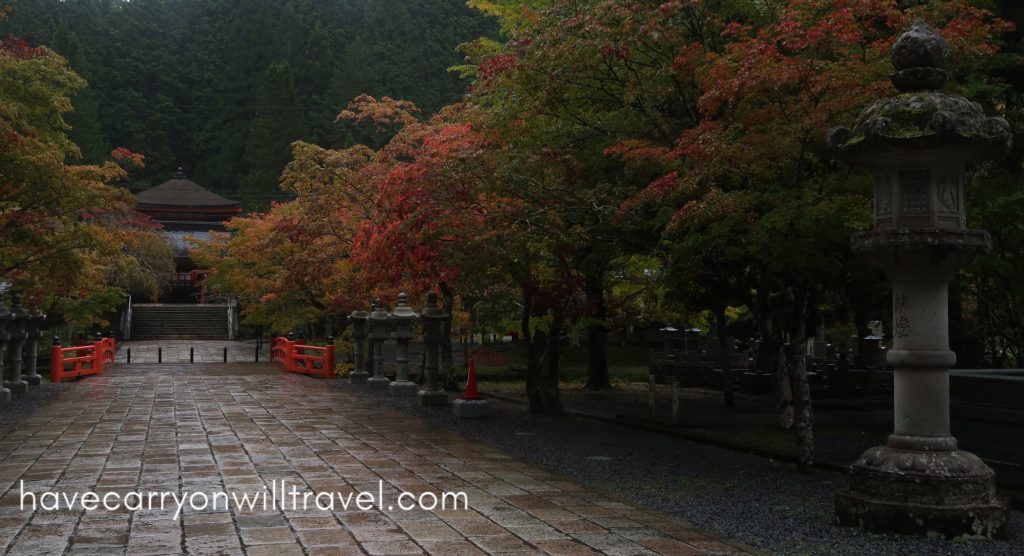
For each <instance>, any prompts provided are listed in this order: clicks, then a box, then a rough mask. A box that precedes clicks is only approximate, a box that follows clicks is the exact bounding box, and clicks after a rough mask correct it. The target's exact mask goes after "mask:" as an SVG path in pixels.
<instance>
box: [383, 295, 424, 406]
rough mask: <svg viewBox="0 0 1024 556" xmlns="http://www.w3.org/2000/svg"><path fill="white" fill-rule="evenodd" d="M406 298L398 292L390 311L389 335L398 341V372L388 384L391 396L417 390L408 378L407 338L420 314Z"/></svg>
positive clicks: (403, 394)
mask: <svg viewBox="0 0 1024 556" xmlns="http://www.w3.org/2000/svg"><path fill="white" fill-rule="evenodd" d="M408 299H409V298H408V296H407V295H405V294H404V293H400V294H398V303H397V304H395V310H394V311H392V312H391V328H392V330H393V332H392V333H391V337H393V338H394V339H395V341H396V342H397V343H398V347H397V349H396V355H395V362H396V363H398V372H397V374H396V376H395V381H394V382H392V383H391V384H390V386H388V389H389V390H390V391H391V395H392V396H401V397H409V396H415V395H416V390H417V386H416V383H415V382H411V381H410V380H409V340H412V339H413V338H414V337H415V334H413V332H412V325H413V323H415V322H416V320H417V319H418V318H419V317H420V316H419V315H417V314H416V312H415V311H413V310H412V307H409V302H408Z"/></svg>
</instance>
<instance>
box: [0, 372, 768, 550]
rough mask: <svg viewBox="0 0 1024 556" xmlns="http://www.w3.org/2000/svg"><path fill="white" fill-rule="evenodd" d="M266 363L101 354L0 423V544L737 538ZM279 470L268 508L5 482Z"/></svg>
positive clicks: (571, 545) (195, 546)
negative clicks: (96, 365) (89, 367)
mask: <svg viewBox="0 0 1024 556" xmlns="http://www.w3.org/2000/svg"><path fill="white" fill-rule="evenodd" d="M154 371H155V372H154ZM274 371H275V369H274V368H273V367H271V366H269V365H255V364H248V365H244V364H235V365H223V364H220V365H202V364H196V365H165V366H160V365H146V366H134V365H133V366H130V367H129V366H124V365H121V366H115V367H114V368H113V369H111V371H110V372H109V373H107V374H105V375H103V376H98V377H89V378H86V379H83V380H81V381H79V382H78V383H76V384H75V385H74V387H73V388H71V389H70V390H68V391H67V392H63V393H62V394H60V395H59V396H58V397H56V398H55V399H54V400H53V401H51V402H50V403H48V404H47V405H45V406H43V407H41V408H39V409H38V410H37V411H36V412H35V413H34V414H32V415H31V416H29V417H27V418H25V419H22V420H21V421H18V422H16V423H15V424H14V425H12V426H10V427H8V428H6V429H3V430H0V492H3V495H2V496H0V552H4V551H5V552H4V553H5V554H12V555H13V554H32V555H38V554H68V555H71V554H82V555H84V554H139V555H164V554H225V555H229V554H238V555H249V556H256V555H262V554H268V555H270V554H272V555H274V556H282V555H286V554H300V555H319V554H325V555H326V554H371V555H374V554H423V553H428V554H467V555H468V554H559V555H575V554H630V555H634V554H635V555H649V554H676V555H703V554H738V553H745V552H752V550H750V549H747V548H745V547H742V546H741V545H738V544H735V543H731V542H728V541H724V540H722V539H718V538H715V537H713V536H710V535H708V534H707V533H704V532H701V531H699V530H697V529H695V528H694V527H692V526H690V525H688V524H686V523H682V522H679V521H676V520H673V519H671V518H668V517H665V516H663V515H660V514H657V513H654V512H650V511H647V510H644V509H641V508H637V507H634V506H631V505H629V504H626V503H623V502H622V501H620V500H618V499H616V498H614V497H613V496H612V495H608V494H605V493H600V492H595V491H593V490H591V489H588V488H585V487H583V486H581V485H580V484H578V483H575V482H574V481H571V480H568V479H565V478H564V477H561V476H558V475H554V474H552V473H549V472H547V471H545V470H543V469H541V468H539V467H535V466H532V465H528V464H525V463H522V462H519V461H517V460H515V459H513V458H511V457H509V456H508V455H507V454H504V453H502V452H500V451H498V450H495V449H493V448H490V447H488V446H485V445H482V444H479V443H476V442H472V441H470V440H468V439H466V438H464V437H462V436H460V435H458V434H455V433H452V432H449V431H443V430H435V429H431V428H430V427H428V426H427V425H426V424H425V423H424V422H423V421H421V420H419V419H417V418H415V417H412V416H409V415H406V414H402V413H398V412H395V411H393V410H390V409H386V408H381V407H379V406H377V404H375V403H374V402H373V400H368V399H362V398H360V397H357V396H353V395H351V394H348V393H345V392H343V391H341V390H338V389H336V388H333V387H331V386H330V385H328V384H324V383H323V382H319V381H317V380H316V379H312V378H308V377H305V376H299V375H294V374H287V375H286V374H283V373H280V372H274ZM282 482H284V483H285V484H286V485H288V487H287V492H286V493H285V496H283V497H277V495H276V494H275V495H274V497H277V503H275V502H274V498H273V497H271V499H270V502H269V506H266V505H265V504H267V503H266V502H265V503H264V505H261V504H259V503H258V502H257V503H255V504H254V505H252V506H251V507H250V506H245V505H244V504H243V506H245V507H241V508H239V507H238V505H237V504H233V503H231V502H230V500H225V501H224V504H222V505H220V506H215V507H207V508H205V509H203V508H201V506H202V504H201V502H202V499H201V498H195V497H193V502H194V503H196V506H199V507H197V508H195V509H191V508H189V506H188V505H186V506H185V508H184V510H183V512H182V515H181V518H180V519H174V507H173V506H174V503H173V501H172V502H170V503H169V504H170V506H172V507H167V508H165V509H160V508H159V507H157V508H155V509H148V508H143V509H135V510H133V511H130V510H128V509H125V508H123V507H119V508H116V509H112V510H108V509H102V508H99V509H96V510H88V511H87V510H83V509H82V508H81V505H78V506H75V507H74V508H72V509H59V510H52V511H51V510H46V509H43V508H41V507H40V508H37V509H36V510H35V511H34V512H33V511H32V510H31V508H28V509H22V508H21V502H22V492H23V489H24V491H27V492H32V493H34V494H35V495H36V496H41V495H42V493H44V492H55V493H59V494H64V495H67V496H72V495H73V494H74V493H75V492H79V493H83V492H89V491H91V492H95V493H97V494H98V496H100V497H103V496H105V495H106V494H109V493H115V494H116V495H118V496H123V495H125V494H128V493H130V492H142V493H144V496H145V493H149V492H154V493H161V492H163V491H168V492H173V493H179V494H180V493H196V492H201V493H204V494H206V495H208V496H216V494H215V493H217V492H226V493H233V494H234V495H236V496H242V495H244V494H252V495H253V496H255V495H256V494H258V493H261V492H262V493H264V494H265V495H266V496H270V495H269V494H267V493H269V492H271V491H272V490H273V491H275V492H277V489H279V488H280V485H281V484H282ZM293 486H294V487H295V491H296V492H297V493H298V494H297V496H298V497H299V499H301V498H302V497H305V496H307V495H308V496H309V497H311V498H312V497H315V496H317V495H318V494H322V495H324V496H327V493H333V494H335V495H337V496H342V497H343V496H344V495H346V494H351V495H353V498H354V497H355V495H358V493H364V494H366V493H368V494H369V495H370V496H371V497H374V502H373V505H372V506H371V507H369V509H368V510H366V511H361V510H359V509H357V508H355V507H354V506H353V507H349V508H348V509H347V510H345V509H342V508H340V507H338V506H336V507H335V509H334V510H330V509H323V508H318V507H316V504H315V502H314V503H313V504H311V505H310V506H309V507H306V508H302V507H295V506H296V505H298V506H301V503H300V504H293V505H289V498H288V494H287V493H288V492H291V490H292V488H291V487H293ZM401 492H409V493H412V494H413V495H415V496H419V495H421V494H423V493H433V495H438V496H440V495H441V494H442V493H444V492H462V493H465V495H466V499H467V500H468V507H458V508H455V509H453V508H450V507H449V508H445V509H441V508H433V509H420V508H418V509H413V510H409V511H405V510H402V509H401V508H399V507H398V505H397V499H398V496H399V494H400V493H401ZM381 495H383V497H381ZM158 497H159V494H158ZM282 500H283V504H282V503H281V502H282ZM322 500H324V501H325V500H326V498H324V499H322ZM335 500H337V498H336V499H335ZM350 500H352V498H350ZM425 500H426V501H427V502H430V500H431V497H430V496H427V497H425ZM151 501H152V499H151ZM405 502H406V503H408V500H405ZM38 503H41V501H40V502H38ZM134 503H136V504H137V503H138V502H134ZM29 504H30V505H31V501H29ZM49 504H51V505H52V501H51V502H49ZM157 504H158V502H157ZM336 504H340V502H336ZM225 505H227V506H230V507H225ZM323 505H324V506H326V502H323ZM66 507H67V504H66V503H63V505H62V508H66ZM364 507H366V505H364Z"/></svg>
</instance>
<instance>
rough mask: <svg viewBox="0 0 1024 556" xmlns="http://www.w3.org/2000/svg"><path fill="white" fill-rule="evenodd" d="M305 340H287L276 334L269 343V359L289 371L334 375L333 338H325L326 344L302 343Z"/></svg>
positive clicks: (316, 375)
mask: <svg viewBox="0 0 1024 556" xmlns="http://www.w3.org/2000/svg"><path fill="white" fill-rule="evenodd" d="M304 341H305V340H301V339H300V340H298V341H296V340H289V339H288V338H285V337H282V336H278V337H277V338H274V340H273V341H272V342H271V344H270V360H271V361H273V362H274V363H280V364H281V365H282V367H283V368H284V370H285V371H287V372H289V373H302V374H307V375H310V376H315V377H319V378H332V377H333V376H334V340H333V339H332V338H328V339H327V345H326V346H314V345H309V344H305V343H302V342H304Z"/></svg>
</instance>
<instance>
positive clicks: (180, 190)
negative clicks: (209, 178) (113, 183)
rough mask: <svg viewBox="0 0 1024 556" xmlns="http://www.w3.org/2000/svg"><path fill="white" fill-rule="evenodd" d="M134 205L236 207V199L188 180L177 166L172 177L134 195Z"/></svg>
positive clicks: (237, 204)
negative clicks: (223, 195) (233, 199)
mask: <svg viewBox="0 0 1024 556" xmlns="http://www.w3.org/2000/svg"><path fill="white" fill-rule="evenodd" d="M135 202H136V205H137V206H139V207H140V208H141V207H147V206H148V207H154V206H158V207H207V208H216V207H223V208H225V209H237V208H238V207H239V206H240V203H239V202H238V201H232V200H231V199H227V198H225V197H221V196H220V195H217V194H216V193H214V192H212V191H209V190H207V189H206V188H204V187H203V186H201V185H199V184H197V183H195V182H193V181H190V180H189V179H187V178H186V177H185V173H184V172H183V171H182V170H181V168H178V171H177V172H176V173H175V174H174V177H173V178H171V179H170V180H167V181H165V182H164V183H161V184H160V185H157V186H155V187H151V188H149V189H147V190H145V191H142V192H140V193H139V194H137V195H136V196H135Z"/></svg>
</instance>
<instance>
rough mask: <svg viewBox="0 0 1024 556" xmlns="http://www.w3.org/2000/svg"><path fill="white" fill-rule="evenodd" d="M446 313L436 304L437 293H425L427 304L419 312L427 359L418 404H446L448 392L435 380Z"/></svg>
mask: <svg viewBox="0 0 1024 556" xmlns="http://www.w3.org/2000/svg"><path fill="white" fill-rule="evenodd" d="M447 318H448V315H447V314H445V312H444V309H441V308H440V307H438V306H437V294H436V293H434V292H430V293H428V294H427V305H426V306H425V307H424V308H423V312H422V313H420V319H422V321H423V344H424V346H423V347H424V349H426V350H427V361H426V365H425V367H426V368H425V369H424V372H425V373H426V375H427V376H426V384H425V385H424V388H423V390H420V391H419V394H418V396H419V400H420V405H424V406H429V407H444V406H446V405H448V394H446V393H445V392H444V390H442V389H441V387H440V386H439V385H438V380H437V369H438V361H439V360H440V352H441V342H442V341H444V338H443V337H442V334H441V329H442V326H441V325H442V323H444V321H445V319H447Z"/></svg>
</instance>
